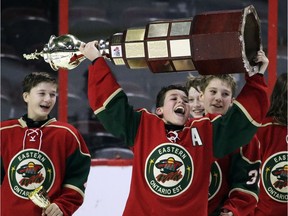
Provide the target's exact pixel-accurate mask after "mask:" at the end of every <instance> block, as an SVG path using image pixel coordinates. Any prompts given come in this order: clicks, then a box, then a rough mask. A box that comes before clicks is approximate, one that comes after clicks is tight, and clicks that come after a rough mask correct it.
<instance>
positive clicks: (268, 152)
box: [255, 117, 288, 216]
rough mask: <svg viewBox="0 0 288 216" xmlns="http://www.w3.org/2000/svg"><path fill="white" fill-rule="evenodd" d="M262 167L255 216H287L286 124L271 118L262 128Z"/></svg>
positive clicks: (260, 136)
mask: <svg viewBox="0 0 288 216" xmlns="http://www.w3.org/2000/svg"><path fill="white" fill-rule="evenodd" d="M257 135H258V137H259V140H260V149H261V158H262V168H261V180H260V182H261V184H260V193H259V203H258V206H257V208H256V211H255V216H263V215H265V216H274V215H277V216H286V215H287V208H288V151H287V125H280V124H278V123H276V122H275V121H274V120H273V118H271V117H268V118H267V119H265V121H264V122H263V125H262V127H260V128H259V130H258V132H257Z"/></svg>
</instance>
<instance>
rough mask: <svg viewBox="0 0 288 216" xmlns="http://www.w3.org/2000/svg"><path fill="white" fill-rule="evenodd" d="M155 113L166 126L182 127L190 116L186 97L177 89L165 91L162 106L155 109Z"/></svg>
mask: <svg viewBox="0 0 288 216" xmlns="http://www.w3.org/2000/svg"><path fill="white" fill-rule="evenodd" d="M156 113H157V115H160V116H162V119H163V120H164V122H165V123H167V124H173V125H184V124H185V123H186V121H187V119H188V117H189V115H190V110H189V103H188V98H187V95H186V94H185V92H183V91H181V90H178V89H172V90H169V91H167V92H166V94H165V99H164V104H163V106H162V107H158V108H157V109H156Z"/></svg>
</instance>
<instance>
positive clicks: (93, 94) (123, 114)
mask: <svg viewBox="0 0 288 216" xmlns="http://www.w3.org/2000/svg"><path fill="white" fill-rule="evenodd" d="M88 100H89V103H90V107H91V108H92V110H93V112H94V114H95V115H96V116H97V117H98V119H99V120H100V121H101V123H102V124H103V126H104V128H105V129H106V130H107V131H109V132H111V133H112V134H113V135H114V136H116V137H119V138H121V139H124V140H125V143H126V144H127V145H128V146H132V145H133V144H134V139H135V136H136V133H137V129H138V125H139V122H140V118H141V112H137V111H135V110H134V108H133V107H132V106H130V105H129V104H128V98H127V95H126V94H125V93H124V91H123V90H122V89H121V87H120V86H119V84H118V83H117V81H116V79H115V78H114V76H113V73H112V72H111V71H110V68H109V67H108V65H107V63H106V62H105V60H104V59H103V58H102V57H101V58H98V59H97V60H96V62H95V63H94V64H93V65H91V66H90V67H89V81H88Z"/></svg>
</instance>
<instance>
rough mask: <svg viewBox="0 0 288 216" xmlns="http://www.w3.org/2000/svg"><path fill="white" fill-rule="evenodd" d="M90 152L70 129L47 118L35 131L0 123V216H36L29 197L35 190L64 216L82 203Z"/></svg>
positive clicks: (37, 211) (11, 122)
mask: <svg viewBox="0 0 288 216" xmlns="http://www.w3.org/2000/svg"><path fill="white" fill-rule="evenodd" d="M90 161H91V157H90V154H89V152H88V148H87V146H86V144H85V142H84V140H83V138H82V136H81V135H80V134H79V132H78V131H77V130H76V129H75V128H74V127H72V126H71V125H69V124H67V123H63V122H58V121H56V119H50V120H49V121H47V122H46V123H45V124H43V125H42V126H41V127H39V128H28V127H27V125H26V122H25V121H24V120H23V119H22V118H20V119H18V120H16V119H15V120H8V121H4V122H1V170H2V172H1V177H3V179H2V178H1V195H2V197H1V215H2V216H11V215H29V216H33V215H35V216H39V215H41V213H42V209H41V208H40V207H38V206H36V205H35V204H34V203H33V202H32V201H31V200H29V199H28V195H29V194H30V193H31V192H32V191H33V190H34V189H35V188H38V187H39V186H43V187H44V188H45V190H46V191H47V192H48V196H49V198H50V202H54V203H56V204H57V205H58V206H59V207H60V209H61V210H62V212H63V213H64V215H66V216H71V215H72V214H73V212H75V211H76V210H77V209H78V208H79V206H80V205H81V204H82V203H83V197H84V191H85V184H86V181H87V178H88V174H89V170H90Z"/></svg>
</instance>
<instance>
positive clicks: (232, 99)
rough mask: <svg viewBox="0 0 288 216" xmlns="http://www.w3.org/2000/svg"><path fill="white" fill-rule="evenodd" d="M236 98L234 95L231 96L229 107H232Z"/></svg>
mask: <svg viewBox="0 0 288 216" xmlns="http://www.w3.org/2000/svg"><path fill="white" fill-rule="evenodd" d="M234 100H235V98H234V97H232V98H231V103H230V106H229V107H232V105H233V102H234Z"/></svg>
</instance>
